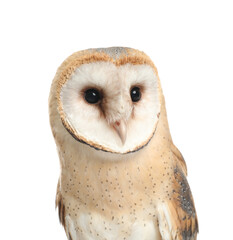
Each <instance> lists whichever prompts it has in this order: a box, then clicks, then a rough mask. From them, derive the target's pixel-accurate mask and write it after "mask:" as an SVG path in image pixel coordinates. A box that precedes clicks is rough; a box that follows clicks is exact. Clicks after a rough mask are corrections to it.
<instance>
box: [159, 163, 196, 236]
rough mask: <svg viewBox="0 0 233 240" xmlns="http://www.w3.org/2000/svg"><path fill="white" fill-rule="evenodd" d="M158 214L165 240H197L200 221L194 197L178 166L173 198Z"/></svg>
mask: <svg viewBox="0 0 233 240" xmlns="http://www.w3.org/2000/svg"><path fill="white" fill-rule="evenodd" d="M158 213H159V225H160V232H161V235H162V236H163V239H165V240H166V239H172V240H196V238H197V233H198V220H197V215H196V210H195V206H194V202H193V197H192V193H191V190H190V188H189V185H188V182H187V180H186V177H185V175H184V174H183V172H182V170H181V169H180V168H179V167H178V166H177V167H176V168H175V169H174V179H173V194H172V197H171V198H170V199H169V200H167V201H166V202H164V203H163V204H162V206H161V207H160V208H159V210H158ZM167 236H170V237H167Z"/></svg>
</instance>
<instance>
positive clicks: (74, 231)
mask: <svg viewBox="0 0 233 240" xmlns="http://www.w3.org/2000/svg"><path fill="white" fill-rule="evenodd" d="M49 105H50V122H51V127H52V132H53V135H54V138H55V141H56V144H57V147H58V153H59V158H60V165H61V175H60V178H59V182H58V187H57V197H56V204H57V206H58V209H59V218H60V221H61V223H62V224H63V226H64V228H65V231H66V234H67V238H68V239H72V240H86V239H131V240H137V239H142V240H143V239H145V240H146V239H147V240H150V239H151V240H152V239H156V240H160V239H161V240H162V239H163V240H170V239H171V240H173V239H177V240H181V239H182V240H185V239H187V240H188V239H189V240H192V239H196V235H197V231H198V225H197V217H196V212H195V207H194V203H193V199H192V195H191V191H190V189H189V185H188V183H187V180H186V165H185V162H184V160H183V157H182V155H181V154H180V152H179V150H178V149H177V148H176V147H175V146H174V144H173V142H172V139H171V136H170V132H169V128H168V123H167V116H166V110H165V103H164V98H163V94H162V90H161V86H160V81H159V78H158V74H157V70H156V68H155V66H154V65H153V63H152V61H151V60H150V59H149V57H148V56H146V55H145V54H144V53H142V52H139V51H137V50H134V49H129V48H107V49H89V50H85V51H81V52H78V53H75V54H73V55H72V56H71V57H69V58H68V59H67V60H66V61H65V62H64V63H63V64H62V65H61V67H60V68H59V69H58V72H57V74H56V76H55V78H54V81H53V84H52V88H51V93H50V100H49Z"/></svg>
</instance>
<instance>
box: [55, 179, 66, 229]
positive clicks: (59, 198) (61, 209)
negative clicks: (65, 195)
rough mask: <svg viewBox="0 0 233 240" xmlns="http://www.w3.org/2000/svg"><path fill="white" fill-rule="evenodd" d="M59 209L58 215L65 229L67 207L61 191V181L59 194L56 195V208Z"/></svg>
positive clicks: (58, 185) (58, 187)
mask: <svg viewBox="0 0 233 240" xmlns="http://www.w3.org/2000/svg"><path fill="white" fill-rule="evenodd" d="M57 207H58V215H59V220H60V223H61V224H62V225H63V227H64V228H65V206H64V204H63V200H62V195H61V191H60V180H59V181H58V184H57V194H56V208H57Z"/></svg>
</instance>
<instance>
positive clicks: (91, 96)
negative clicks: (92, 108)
mask: <svg viewBox="0 0 233 240" xmlns="http://www.w3.org/2000/svg"><path fill="white" fill-rule="evenodd" d="M84 98H85V100H86V101H87V102H88V103H91V104H94V103H97V102H99V100H100V93H99V91H98V90H96V89H94V88H90V89H87V90H86V91H85V93H84Z"/></svg>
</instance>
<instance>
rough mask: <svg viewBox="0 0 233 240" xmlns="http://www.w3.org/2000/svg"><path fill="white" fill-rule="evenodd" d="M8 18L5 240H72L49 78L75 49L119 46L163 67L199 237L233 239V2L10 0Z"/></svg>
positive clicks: (2, 54) (0, 13)
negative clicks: (64, 220) (62, 204)
mask: <svg viewBox="0 0 233 240" xmlns="http://www.w3.org/2000/svg"><path fill="white" fill-rule="evenodd" d="M0 24H1V28H0V35H1V36H0V77H1V80H0V81H1V85H0V106H1V118H0V121H1V124H0V128H1V130H0V134H1V135H0V140H1V159H0V161H1V162H0V239H4V240H8V239H24V240H29V239H30V240H31V239H33V240H37V239H38V240H41V239H56V240H65V239H66V237H65V234H64V231H63V229H62V227H61V226H60V225H59V222H58V217H57V212H56V211H55V205H54V200H55V192H56V184H57V179H58V176H59V161H58V156H57V152H56V147H55V143H54V140H53V138H52V134H51V131H50V126H49V119H48V106H47V100H48V95H49V89H50V84H51V81H52V78H53V76H54V74H55V72H56V69H57V67H58V66H59V65H60V64H61V62H62V61H63V60H64V59H65V58H66V57H67V56H69V55H70V54H72V53H73V52H74V51H78V50H82V49H86V48H94V47H110V46H129V47H133V48H136V49H140V50H143V51H144V52H145V53H147V54H148V55H149V56H150V57H151V58H152V60H153V61H154V63H155V64H156V66H157V68H158V71H159V75H160V79H161V82H162V87H163V91H164V95H165V99H166V105H167V112H168V120H169V124H170V129H171V134H172V136H173V140H174V143H175V144H176V145H177V147H178V148H179V149H180V150H181V152H182V153H183V155H184V157H185V159H186V162H187V165H188V172H189V178H188V180H189V183H190V186H191V189H192V192H193V195H194V199H195V204H196V209H197V213H198V218H199V225H200V234H199V237H198V239H199V240H215V239H216V240H219V239H232V215H233V195H232V192H233V187H232V185H233V164H232V162H233V154H232V150H233V140H232V136H233V127H232V125H233V113H232V111H233V110H232V109H233V106H232V105H233V94H232V92H233V84H232V83H233V5H232V1H224V0H221V1H220V0H219V1H213V0H212V1H206V0H202V1H197V0H196V1H187V0H185V1H180V0H176V1H174V0H172V1H166V0H164V1H147V0H143V1H135V0H134V1H129V0H128V1H127V0H125V1H122V0H117V1H110V0H108V1H107V0H105V1H103V0H97V1H84V0H83V1H70V0H66V1H59V0H57V1H49V0H48V1H45V0H43V1H42V0H41V1H25V0H20V1H1V3H0Z"/></svg>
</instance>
